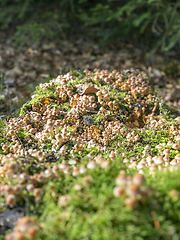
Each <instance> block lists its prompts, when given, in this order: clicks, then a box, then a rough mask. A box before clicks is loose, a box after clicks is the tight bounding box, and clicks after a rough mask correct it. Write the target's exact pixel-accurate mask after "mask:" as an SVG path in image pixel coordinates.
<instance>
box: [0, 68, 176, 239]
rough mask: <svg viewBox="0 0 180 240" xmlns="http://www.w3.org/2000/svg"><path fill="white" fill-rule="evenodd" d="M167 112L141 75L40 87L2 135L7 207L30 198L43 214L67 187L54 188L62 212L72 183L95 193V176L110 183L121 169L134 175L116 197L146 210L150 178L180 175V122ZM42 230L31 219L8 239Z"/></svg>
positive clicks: (73, 75)
mask: <svg viewBox="0 0 180 240" xmlns="http://www.w3.org/2000/svg"><path fill="white" fill-rule="evenodd" d="M166 112H167V110H166V109H165V108H163V104H162V102H161V100H160V99H158V97H157V96H156V95H154V94H153V90H152V88H151V84H150V82H149V79H148V76H147V75H146V74H145V73H143V72H140V71H139V70H134V69H130V70H127V71H122V72H117V71H115V70H114V71H113V72H112V73H109V72H108V71H101V70H98V69H95V70H94V71H92V72H91V71H88V70H85V71H84V72H82V73H80V72H78V71H73V72H69V73H67V74H65V75H60V76H58V77H57V78H54V79H52V80H51V81H50V82H49V83H44V84H43V83H42V84H40V86H39V87H37V90H36V92H35V94H34V95H33V96H32V100H31V101H30V102H29V103H26V104H24V105H23V107H22V109H21V113H20V115H19V116H17V117H11V118H10V119H9V120H8V121H7V123H6V124H4V126H3V129H2V130H0V134H1V137H2V139H3V141H1V142H0V143H1V144H0V153H1V155H0V162H1V165H0V177H1V183H0V196H1V198H2V205H3V207H4V208H6V209H9V208H10V209H11V208H12V209H13V208H15V207H17V206H22V207H24V206H26V205H27V199H29V200H28V206H29V209H33V210H32V213H33V212H38V211H40V210H39V209H40V205H41V204H42V203H43V198H44V196H46V193H47V189H48V188H47V185H48V184H49V183H51V184H52V185H53V184H56V183H59V184H62V185H61V186H60V187H59V189H56V190H54V189H55V187H54V186H53V187H52V188H50V189H51V195H52V196H53V198H54V200H53V201H54V202H55V203H56V205H57V206H59V207H62V208H63V207H68V206H69V205H70V204H71V203H72V202H73V196H72V195H71V193H70V190H67V189H68V186H67V183H68V184H70V185H71V184H72V188H73V189H74V190H75V191H76V192H77V193H79V195H81V194H83V191H85V190H86V189H88V188H91V187H92V188H93V184H95V178H94V177H93V174H95V173H96V172H99V173H100V174H102V176H104V175H106V172H107V171H109V169H111V168H113V167H114V166H116V167H117V168H119V169H126V171H125V170H123V171H120V173H119V175H118V176H117V177H116V179H115V183H116V185H117V186H116V187H115V188H114V189H113V187H112V188H111V195H112V196H113V193H114V196H116V197H122V198H123V199H124V204H125V205H126V206H127V207H130V208H131V209H134V208H135V207H136V206H138V205H141V204H142V203H144V202H145V201H146V200H147V199H148V198H149V196H151V194H152V193H153V188H152V187H151V186H149V187H145V185H144V184H145V174H150V175H151V176H152V177H153V176H156V173H158V171H163V172H165V171H167V170H170V171H171V172H172V171H175V170H177V169H179V168H180V119H179V117H178V118H176V119H170V120H169V119H168V115H167V114H166ZM131 171H132V172H133V171H136V173H135V174H134V172H133V175H132V172H131ZM103 174H104V175H103ZM127 174H129V175H127ZM113 178H114V175H113ZM63 184H64V185H63ZM52 189H53V190H52ZM175 191H176V190H175ZM169 194H170V196H174V195H176V193H175V192H170V193H169ZM92 202H93V201H92ZM40 214H41V213H40ZM40 214H39V215H40ZM22 229H25V230H22ZM29 229H30V230H29ZM38 231H39V227H38V226H37V223H36V221H35V220H33V219H31V218H29V217H28V216H27V217H25V218H23V219H19V220H18V222H17V226H16V227H15V230H14V232H12V233H10V234H8V235H7V239H26V238H29V239H34V237H32V235H31V234H34V235H33V236H35V235H36V233H37V232H38ZM18 234H19V235H18ZM27 234H29V235H27ZM16 236H18V237H19V238H18V237H16ZM20 237H21V238H20Z"/></svg>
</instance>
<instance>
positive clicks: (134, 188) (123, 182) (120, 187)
mask: <svg viewBox="0 0 180 240" xmlns="http://www.w3.org/2000/svg"><path fill="white" fill-rule="evenodd" d="M145 181H146V179H145V177H144V176H143V175H142V174H139V173H136V174H134V176H132V177H131V176H127V174H126V172H125V171H123V170H121V171H120V174H119V175H118V176H117V178H116V180H115V182H116V185H117V186H116V187H115V188H114V190H113V192H114V196H115V197H124V203H125V205H126V206H127V207H130V208H135V207H136V206H137V205H138V204H139V203H143V202H144V201H146V199H147V198H148V197H149V196H151V195H152V193H153V188H151V187H149V188H146V187H144V186H143V185H144V183H145Z"/></svg>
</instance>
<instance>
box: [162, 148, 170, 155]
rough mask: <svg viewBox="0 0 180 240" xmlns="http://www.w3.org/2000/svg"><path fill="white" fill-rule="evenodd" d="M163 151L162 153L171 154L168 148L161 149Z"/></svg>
mask: <svg viewBox="0 0 180 240" xmlns="http://www.w3.org/2000/svg"><path fill="white" fill-rule="evenodd" d="M163 153H164V155H170V154H171V152H170V150H169V149H165V150H164V151H163Z"/></svg>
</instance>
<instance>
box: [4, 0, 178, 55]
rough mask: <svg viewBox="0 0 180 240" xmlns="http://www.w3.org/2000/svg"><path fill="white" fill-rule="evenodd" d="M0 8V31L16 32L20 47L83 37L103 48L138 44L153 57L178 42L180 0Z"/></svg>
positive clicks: (9, 1) (29, 0)
mask: <svg viewBox="0 0 180 240" xmlns="http://www.w3.org/2000/svg"><path fill="white" fill-rule="evenodd" d="M0 9H1V14H0V29H1V30H5V29H8V28H10V27H15V28H16V31H15V41H16V42H19V43H21V44H25V42H26V41H27V39H28V40H29V41H34V40H40V39H44V38H45V39H51V40H52V39H60V40H62V39H66V38H68V37H69V36H73V35H74V34H76V33H77V34H82V33H83V32H85V33H86V35H87V34H88V35H89V37H91V38H92V39H96V40H97V39H98V40H99V42H100V43H102V44H109V43H113V42H114V41H117V40H118V41H119V39H121V38H123V39H128V38H129V37H130V38H131V39H138V41H139V40H142V42H144V43H145V45H146V46H150V47H151V48H152V52H155V51H157V50H161V51H167V50H169V49H171V48H173V47H175V46H178V45H179V43H180V0H173V1H170V0H126V1H122V0H103V1H102V0H99V1H95V0H91V1H90V0H77V1H76V2H75V1H73V0H61V1H58V0H51V1H49V0H24V1H23V0H14V1H13V0H0ZM2 10H3V11H2Z"/></svg>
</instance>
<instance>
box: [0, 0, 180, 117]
mask: <svg viewBox="0 0 180 240" xmlns="http://www.w3.org/2000/svg"><path fill="white" fill-rule="evenodd" d="M85 68H87V69H89V70H93V69H94V68H99V69H107V70H109V71H112V70H114V69H116V70H118V71H121V70H123V69H128V68H139V69H141V70H143V71H145V72H147V74H148V75H149V76H150V77H151V79H152V80H151V81H152V85H153V87H154V88H155V89H156V91H157V93H158V94H159V96H160V97H163V98H164V99H165V101H166V102H167V104H168V105H169V106H170V107H171V108H172V109H173V110H174V111H177V112H178V111H179V110H180V0H174V1H170V0H102V1H100V0H99V1H97V0H76V1H75V0H51V1H50V0H0V118H3V117H5V116H6V115H8V114H14V112H16V111H17V110H18V109H19V108H20V106H21V105H22V104H23V103H24V102H26V101H27V100H28V99H30V96H31V95H32V93H33V91H34V90H35V87H36V86H37V85H38V84H39V83H41V82H45V81H48V80H49V79H51V78H53V77H56V76H57V75H59V74H64V73H66V72H68V71H70V70H73V69H77V70H84V69H85Z"/></svg>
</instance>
